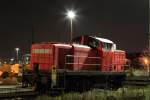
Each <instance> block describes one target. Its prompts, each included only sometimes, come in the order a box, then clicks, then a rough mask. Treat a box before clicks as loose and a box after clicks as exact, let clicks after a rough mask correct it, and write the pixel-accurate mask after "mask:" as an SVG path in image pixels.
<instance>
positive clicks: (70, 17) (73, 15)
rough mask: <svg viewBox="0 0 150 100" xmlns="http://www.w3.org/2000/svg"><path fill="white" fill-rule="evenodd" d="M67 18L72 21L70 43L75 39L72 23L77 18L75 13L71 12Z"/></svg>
mask: <svg viewBox="0 0 150 100" xmlns="http://www.w3.org/2000/svg"><path fill="white" fill-rule="evenodd" d="M67 17H68V18H69V19H70V28H71V29H70V43H71V41H72V38H73V27H72V21H73V19H74V18H75V17H76V15H75V12H74V11H72V10H70V11H68V12H67Z"/></svg>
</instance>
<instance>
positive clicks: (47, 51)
mask: <svg viewBox="0 0 150 100" xmlns="http://www.w3.org/2000/svg"><path fill="white" fill-rule="evenodd" d="M32 53H41V54H44V53H48V54H52V49H32Z"/></svg>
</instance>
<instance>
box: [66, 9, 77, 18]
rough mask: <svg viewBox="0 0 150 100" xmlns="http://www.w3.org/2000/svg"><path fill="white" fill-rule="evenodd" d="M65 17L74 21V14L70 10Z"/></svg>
mask: <svg viewBox="0 0 150 100" xmlns="http://www.w3.org/2000/svg"><path fill="white" fill-rule="evenodd" d="M67 16H68V18H70V19H74V18H75V17H76V15H75V12H74V11H72V10H70V11H68V12H67Z"/></svg>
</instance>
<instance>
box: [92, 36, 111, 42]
mask: <svg viewBox="0 0 150 100" xmlns="http://www.w3.org/2000/svg"><path fill="white" fill-rule="evenodd" d="M90 37H92V36H90ZM92 38H94V39H96V40H99V41H101V42H105V43H114V42H113V41H111V40H108V39H105V38H99V37H92Z"/></svg>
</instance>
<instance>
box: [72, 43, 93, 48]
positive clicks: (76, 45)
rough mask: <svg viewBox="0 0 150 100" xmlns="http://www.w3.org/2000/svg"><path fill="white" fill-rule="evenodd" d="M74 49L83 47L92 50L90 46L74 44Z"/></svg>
mask: <svg viewBox="0 0 150 100" xmlns="http://www.w3.org/2000/svg"><path fill="white" fill-rule="evenodd" d="M72 45H73V46H74V47H82V48H90V47H89V46H86V45H81V44H72Z"/></svg>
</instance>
